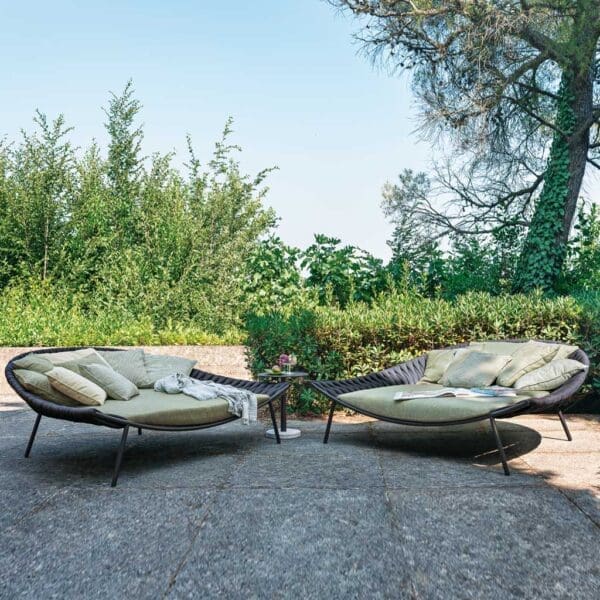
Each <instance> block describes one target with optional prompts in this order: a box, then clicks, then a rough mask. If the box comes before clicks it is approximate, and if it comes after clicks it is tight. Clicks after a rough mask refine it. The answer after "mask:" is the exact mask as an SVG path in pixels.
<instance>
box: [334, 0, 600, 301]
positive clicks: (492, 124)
mask: <svg viewBox="0 0 600 600" xmlns="http://www.w3.org/2000/svg"><path fill="white" fill-rule="evenodd" d="M332 3H333V4H334V5H336V6H339V7H342V8H344V9H348V10H350V11H351V12H352V13H354V14H355V15H357V16H359V17H362V18H364V19H365V21H366V22H365V26H364V28H363V30H362V32H361V34H360V35H359V38H360V39H361V40H362V41H363V42H364V44H365V47H366V48H367V50H368V51H370V52H372V53H373V55H374V56H375V57H377V58H379V59H381V60H382V61H384V62H385V63H386V64H389V65H390V66H391V68H392V69H393V70H402V69H404V70H411V71H412V74H413V77H412V81H413V87H414V90H415V92H416V94H417V96H418V97H419V99H420V101H421V105H422V107H423V131H424V133H425V134H427V135H430V136H431V137H432V139H435V138H437V136H438V135H444V136H445V137H446V138H447V139H448V140H449V141H451V142H452V143H453V156H452V160H451V161H450V163H451V164H453V165H454V167H451V166H450V165H449V164H446V165H444V166H438V168H437V172H436V174H437V178H438V181H439V183H440V184H441V185H442V186H443V187H444V189H445V190H446V191H449V192H451V193H452V195H453V198H454V202H453V203H452V205H451V206H450V208H449V209H446V210H439V209H437V208H436V207H435V206H433V205H432V207H431V208H433V209H434V210H430V211H429V214H430V217H431V220H432V221H433V222H434V223H437V224H439V225H441V226H443V227H446V228H447V229H448V230H451V231H454V232H456V233H476V234H482V233H493V232H496V231H498V230H499V229H503V228H512V227H515V226H529V230H528V234H527V240H526V243H525V244H524V247H523V253H522V257H521V268H520V269H519V277H518V278H516V280H515V288H516V289H522V290H528V289H531V288H533V287H542V288H546V289H548V288H550V287H552V285H553V284H554V282H555V281H556V279H557V277H558V275H559V273H560V269H561V266H562V263H563V261H564V257H565V247H566V244H567V241H568V238H569V234H570V230H571V226H572V223H573V219H574V215H575V211H576V205H577V201H578V197H579V192H580V188H581V183H582V179H583V176H584V173H585V169H586V165H587V164H590V165H593V166H595V167H598V168H600V160H599V158H598V156H599V152H600V128H599V119H600V104H598V98H597V96H598V83H599V82H600V79H599V77H598V60H599V58H600V54H599V52H600V46H599V44H598V40H599V38H600V10H598V3H597V0H578V1H576V2H571V1H565V0H549V1H537V0H528V1H522V0H519V1H517V0H507V1H492V0H486V1H481V2H473V1H472V0H457V1H455V2H442V1H440V0H416V1H412V0H411V1H404V0H332ZM461 207H462V208H463V209H466V210H461ZM530 223H531V225H530Z"/></svg>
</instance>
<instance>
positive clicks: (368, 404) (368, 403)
mask: <svg viewBox="0 0 600 600" xmlns="http://www.w3.org/2000/svg"><path fill="white" fill-rule="evenodd" d="M442 387H443V386H441V385H436V384H433V383H417V384H415V385H390V386H388V387H382V388H373V389H371V390H361V391H358V392H350V393H348V394H342V395H341V396H340V397H339V398H340V400H341V401H342V402H344V403H346V404H348V405H349V406H350V407H351V408H355V409H356V410H357V411H358V412H363V411H366V412H369V413H371V414H373V415H375V416H379V417H387V418H391V419H401V420H405V421H416V422H418V423H440V422H444V421H460V420H463V419H473V418H478V417H484V416H486V415H488V414H489V413H490V412H492V411H494V410H497V409H499V408H504V407H505V406H510V405H511V404H515V403H516V402H521V400H526V399H528V398H531V397H540V396H545V395H547V393H548V392H523V393H519V395H517V396H513V397H505V398H489V397H486V398H416V399H414V400H401V401H398V400H394V394H395V393H396V392H400V391H402V392H409V391H419V392H422V391H428V390H438V389H440V388H442Z"/></svg>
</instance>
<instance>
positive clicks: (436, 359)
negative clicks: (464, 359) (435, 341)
mask: <svg viewBox="0 0 600 600" xmlns="http://www.w3.org/2000/svg"><path fill="white" fill-rule="evenodd" d="M465 352H466V348H447V349H445V350H431V351H430V352H428V353H427V363H426V364H425V372H424V373H423V377H422V378H421V381H422V382H423V383H437V382H438V381H439V380H440V379H441V378H442V376H443V375H444V372H445V371H446V369H447V368H448V366H449V365H450V363H451V362H452V361H453V360H454V359H455V358H456V357H457V356H460V355H461V354H464V353H465Z"/></svg>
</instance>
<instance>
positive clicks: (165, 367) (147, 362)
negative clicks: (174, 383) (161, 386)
mask: <svg viewBox="0 0 600 600" xmlns="http://www.w3.org/2000/svg"><path fill="white" fill-rule="evenodd" d="M195 364H196V361H195V360H191V359H189V358H183V357H182V356H171V355H168V354H148V353H147V352H144V366H145V367H146V373H147V374H148V381H149V383H148V385H146V386H145V387H153V386H154V384H155V383H156V382H157V381H158V380H159V379H162V378H163V377H167V376H168V375H175V373H181V374H182V375H185V376H186V377H187V376H189V374H190V373H191V372H192V369H193V368H194V365H195Z"/></svg>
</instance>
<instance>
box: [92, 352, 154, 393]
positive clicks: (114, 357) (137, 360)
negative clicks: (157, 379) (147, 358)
mask: <svg viewBox="0 0 600 600" xmlns="http://www.w3.org/2000/svg"><path fill="white" fill-rule="evenodd" d="M99 354H100V356H102V358H103V359H104V360H106V362H107V363H108V364H109V365H110V366H111V367H112V368H113V369H114V370H115V371H116V372H117V373H120V374H121V375H123V377H125V378H127V379H129V381H131V383H133V384H135V385H136V387H138V388H142V387H151V384H150V377H149V375H148V372H147V371H146V366H145V365H144V351H143V350H141V349H139V348H136V349H134V350H100V352H99Z"/></svg>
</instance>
